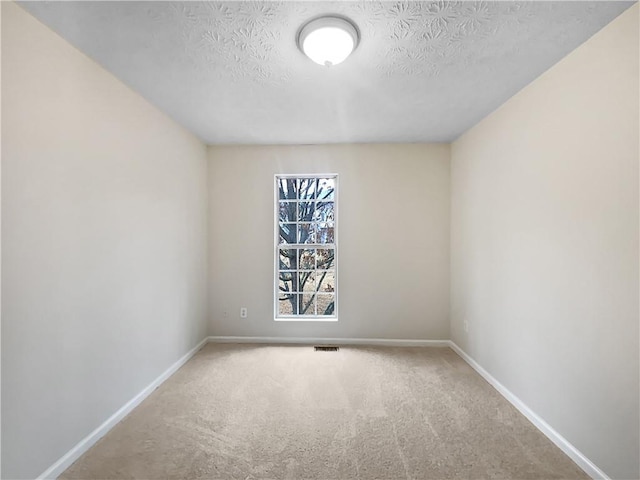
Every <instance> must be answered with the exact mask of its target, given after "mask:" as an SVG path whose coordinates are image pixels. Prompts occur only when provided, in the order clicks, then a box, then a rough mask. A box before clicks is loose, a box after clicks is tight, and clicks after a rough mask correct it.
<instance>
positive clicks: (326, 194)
mask: <svg viewBox="0 0 640 480" xmlns="http://www.w3.org/2000/svg"><path fill="white" fill-rule="evenodd" d="M335 188H336V181H335V179H334V178H320V179H318V188H317V195H316V196H317V198H318V200H334V198H335V194H334V193H335Z"/></svg>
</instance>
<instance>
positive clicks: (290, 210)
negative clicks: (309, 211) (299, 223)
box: [278, 201, 297, 222]
mask: <svg viewBox="0 0 640 480" xmlns="http://www.w3.org/2000/svg"><path fill="white" fill-rule="evenodd" d="M296 206H297V202H283V201H280V202H278V217H279V218H278V219H279V220H280V222H295V221H296V217H297V213H296Z"/></svg>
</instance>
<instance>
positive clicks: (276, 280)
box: [273, 173, 339, 322]
mask: <svg viewBox="0 0 640 480" xmlns="http://www.w3.org/2000/svg"><path fill="white" fill-rule="evenodd" d="M292 178H296V179H306V178H314V179H315V178H330V179H332V180H333V181H334V190H333V203H334V205H333V243H328V244H317V243H312V244H309V243H306V244H299V243H295V244H281V243H280V228H279V227H280V198H279V188H278V185H279V181H280V180H281V179H292ZM273 186H274V195H273V216H274V222H273V231H274V236H273V237H274V242H273V253H274V263H273V266H274V275H273V318H274V320H275V321H277V322H337V321H338V230H339V228H338V203H339V202H338V174H337V173H300V174H297V173H287V174H283V173H277V174H275V175H274V178H273ZM299 202H300V199H299V198H298V199H296V200H295V203H296V204H299ZM295 224H296V225H298V224H299V223H298V220H296V223H295ZM283 245H291V246H290V247H289V248H292V249H293V248H296V249H298V248H315V249H321V248H323V247H326V246H330V247H331V248H333V251H334V253H333V255H334V257H333V271H334V284H335V285H334V291H333V294H334V300H333V301H334V309H333V314H332V315H317V314H316V315H301V314H291V315H280V316H279V315H278V305H279V300H278V298H279V296H280V263H279V262H280V249H281V248H282V247H283ZM299 270H300V269H299V268H298V271H299ZM317 293H318V292H317V290H316V291H315V294H316V295H317Z"/></svg>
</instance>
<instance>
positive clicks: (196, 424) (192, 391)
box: [60, 344, 588, 480]
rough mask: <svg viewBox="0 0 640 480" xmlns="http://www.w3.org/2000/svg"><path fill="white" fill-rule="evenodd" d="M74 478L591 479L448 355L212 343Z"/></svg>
mask: <svg viewBox="0 0 640 480" xmlns="http://www.w3.org/2000/svg"><path fill="white" fill-rule="evenodd" d="M60 478H63V479H83V480H88V479H97V478H100V479H107V478H108V479H116V478H117V479H121V478H127V479H131V478H137V479H217V478H218V479H243V480H247V479H259V478H273V479H275V478H278V479H280V478H282V479H285V478H286V479H311V478H313V479H374V478H377V479H405V478H407V479H408V478H416V479H445V478H447V479H450V478H460V479H479V478H483V479H484V478H504V479H534V478H535V479H552V478H588V477H587V475H585V473H584V472H582V470H580V468H578V467H577V466H576V465H575V464H574V463H573V462H572V461H571V460H570V459H569V458H568V457H566V456H565V455H564V454H563V453H562V452H561V451H560V450H559V449H558V448H557V447H555V445H553V444H552V443H551V442H550V441H549V440H548V439H547V438H546V437H544V436H543V435H542V434H541V433H540V432H539V431H538V430H537V429H536V428H535V427H534V426H533V425H531V424H530V423H529V422H528V421H527V420H526V419H525V418H524V417H523V416H522V415H521V414H520V413H518V412H517V410H515V408H513V407H512V406H511V405H510V404H509V403H508V402H507V401H506V400H505V399H504V398H502V397H501V396H500V395H499V394H498V393H497V392H496V391H495V390H494V389H493V388H492V387H491V386H490V385H489V384H487V383H486V382H485V381H484V380H483V379H482V378H481V377H480V376H479V375H478V374H476V373H475V372H474V371H473V370H472V369H471V368H470V367H469V366H468V365H467V364H466V363H465V362H464V361H463V360H462V359H461V358H460V357H458V356H457V355H456V354H455V353H454V352H453V351H452V350H450V349H448V348H384V347H380V348H378V347H376V348H374V347H341V348H340V351H339V352H314V351H313V348H312V347H310V346H309V347H306V346H305V347H303V346H255V345H254V346H250V345H215V344H209V345H207V346H205V347H204V348H203V349H202V350H201V351H200V352H199V353H198V354H197V355H196V356H195V357H194V358H193V359H192V360H191V361H189V362H188V363H187V364H186V365H185V366H184V367H183V368H181V369H180V370H179V371H178V372H177V373H176V374H175V375H174V376H173V377H171V378H170V379H169V380H167V381H166V382H165V383H164V384H163V385H162V386H161V387H160V388H158V389H157V390H156V391H155V392H154V393H153V394H152V395H151V396H149V397H148V398H147V399H146V400H145V401H144V402H143V403H142V404H141V405H140V406H139V407H138V408H136V409H135V410H134V411H133V412H132V413H131V414H130V415H129V416H127V417H126V418H125V419H124V420H123V421H122V422H120V423H119V424H118V425H117V426H116V427H115V428H114V429H113V430H112V431H111V432H109V434H107V435H106V436H105V437H104V438H103V439H102V440H100V441H99V442H98V443H97V444H96V445H95V446H94V447H93V448H92V449H91V450H90V451H88V452H87V453H86V454H85V455H84V456H82V457H81V458H80V459H79V460H78V461H77V462H75V463H74V464H73V465H72V466H71V467H70V468H69V469H68V470H67V471H66V472H65V473H64V474H63V475H62V476H61V477H60Z"/></svg>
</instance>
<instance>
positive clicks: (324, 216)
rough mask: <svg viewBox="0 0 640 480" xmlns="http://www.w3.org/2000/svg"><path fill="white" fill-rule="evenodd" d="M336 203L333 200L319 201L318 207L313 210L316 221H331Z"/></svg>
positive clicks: (313, 218)
mask: <svg viewBox="0 0 640 480" xmlns="http://www.w3.org/2000/svg"><path fill="white" fill-rule="evenodd" d="M334 208H335V204H334V203H333V202H318V203H317V204H316V208H315V210H314V211H313V217H312V220H313V221H314V222H329V221H333V219H334V217H333V209H334Z"/></svg>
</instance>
